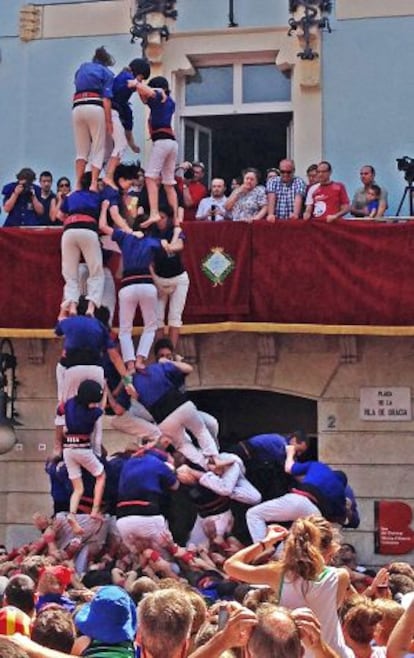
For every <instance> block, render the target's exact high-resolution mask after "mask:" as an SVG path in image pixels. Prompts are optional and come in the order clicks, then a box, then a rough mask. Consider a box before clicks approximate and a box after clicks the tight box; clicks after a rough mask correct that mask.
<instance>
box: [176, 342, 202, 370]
mask: <svg viewBox="0 0 414 658" xmlns="http://www.w3.org/2000/svg"><path fill="white" fill-rule="evenodd" d="M179 352H180V353H181V355H182V356H183V357H184V361H186V362H187V363H189V364H190V365H192V366H195V365H198V363H199V358H200V357H199V353H198V345H197V342H196V337H195V335H192V334H188V335H187V334H182V335H181V336H180V345H179Z"/></svg>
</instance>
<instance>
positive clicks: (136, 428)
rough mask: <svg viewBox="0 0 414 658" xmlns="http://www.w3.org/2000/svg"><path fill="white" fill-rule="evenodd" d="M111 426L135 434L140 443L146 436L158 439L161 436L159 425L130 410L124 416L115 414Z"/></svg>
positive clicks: (118, 430) (125, 432)
mask: <svg viewBox="0 0 414 658" xmlns="http://www.w3.org/2000/svg"><path fill="white" fill-rule="evenodd" d="M111 426H112V428H113V429H114V430H116V431H117V432H123V433H124V434H129V435H130V436H133V437H134V438H135V439H136V440H137V442H138V443H141V442H142V440H143V439H144V438H145V439H146V438H151V439H158V438H159V437H160V436H161V430H160V429H159V427H158V425H156V424H155V423H152V422H150V421H148V420H145V419H144V418H140V417H139V416H135V415H134V414H133V413H131V411H130V410H128V411H125V413H123V414H122V416H113V417H112V419H111Z"/></svg>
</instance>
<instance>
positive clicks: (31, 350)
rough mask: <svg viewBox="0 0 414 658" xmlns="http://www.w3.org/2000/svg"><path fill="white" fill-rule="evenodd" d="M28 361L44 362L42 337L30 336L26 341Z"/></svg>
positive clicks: (44, 350) (39, 363) (44, 347)
mask: <svg viewBox="0 0 414 658" xmlns="http://www.w3.org/2000/svg"><path fill="white" fill-rule="evenodd" d="M27 350H28V355H27V358H28V361H29V363H33V364H34V365H37V366H39V365H43V364H44V363H45V352H46V341H45V340H43V339H42V338H30V339H29V340H28V342H27Z"/></svg>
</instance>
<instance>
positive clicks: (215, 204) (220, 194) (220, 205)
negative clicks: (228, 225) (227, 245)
mask: <svg viewBox="0 0 414 658" xmlns="http://www.w3.org/2000/svg"><path fill="white" fill-rule="evenodd" d="M225 191H226V183H225V181H224V178H213V180H212V181H211V194H210V196H208V197H205V198H204V199H201V201H200V203H199V204H198V208H197V213H196V219H202V220H206V219H207V220H211V221H212V222H219V221H221V220H223V219H231V214H230V213H229V212H227V210H226V209H225V207H224V204H225V203H226V201H227V197H226V195H225Z"/></svg>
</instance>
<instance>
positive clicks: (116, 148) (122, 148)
mask: <svg viewBox="0 0 414 658" xmlns="http://www.w3.org/2000/svg"><path fill="white" fill-rule="evenodd" d="M111 117H112V136H111V137H112V140H111V141H112V152H111V157H113V158H121V160H122V158H123V156H124V155H125V153H126V152H127V150H128V142H127V138H126V137H125V128H124V126H123V125H122V123H121V119H120V118H119V114H118V112H117V111H116V110H111Z"/></svg>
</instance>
